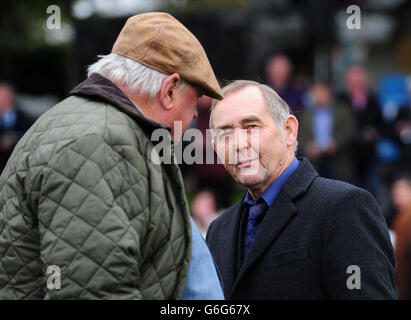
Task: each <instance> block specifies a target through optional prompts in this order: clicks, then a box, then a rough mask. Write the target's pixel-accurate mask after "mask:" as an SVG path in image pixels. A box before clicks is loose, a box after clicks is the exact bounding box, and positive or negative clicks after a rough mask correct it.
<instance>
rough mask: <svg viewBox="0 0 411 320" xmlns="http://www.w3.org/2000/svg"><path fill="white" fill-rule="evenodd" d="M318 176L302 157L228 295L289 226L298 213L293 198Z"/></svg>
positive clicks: (261, 227)
mask: <svg viewBox="0 0 411 320" xmlns="http://www.w3.org/2000/svg"><path fill="white" fill-rule="evenodd" d="M317 176H318V173H317V172H316V171H315V170H314V168H313V167H312V166H311V164H310V162H309V161H308V160H307V159H305V158H302V159H301V160H300V163H299V165H298V168H297V169H296V170H295V172H294V173H293V174H292V175H291V177H290V178H289V179H288V181H287V182H286V183H285V184H284V186H283V187H282V189H281V191H280V192H279V193H278V195H277V197H276V199H275V200H274V202H273V204H272V205H271V207H270V208H269V209H268V211H267V213H266V215H265V217H264V219H263V221H262V222H261V225H260V227H259V229H258V232H257V235H256V238H255V240H254V242H253V244H252V246H251V248H250V251H249V252H248V255H247V257H246V258H245V259H244V262H243V264H242V265H241V268H240V271H239V273H238V276H237V278H236V280H235V282H234V285H233V287H232V290H231V292H230V295H228V297H229V296H231V293H232V292H233V291H234V290H235V287H236V285H237V284H238V282H239V281H240V280H241V278H243V277H244V275H245V274H246V272H247V271H248V270H249V269H250V267H251V266H252V265H253V264H254V263H256V262H257V261H258V259H259V258H260V257H261V256H262V255H263V254H264V252H265V251H266V250H267V249H268V248H269V247H270V246H271V245H272V243H273V242H274V241H275V240H276V239H277V237H278V236H279V235H280V233H281V231H282V230H283V229H284V228H285V227H286V226H287V224H288V222H289V221H290V220H291V219H292V218H293V217H294V216H295V215H296V214H297V208H296V207H295V206H294V203H293V200H294V199H295V198H297V197H298V196H300V195H301V194H303V193H305V192H307V190H308V188H309V187H310V185H311V183H312V182H313V180H314V178H315V177H317ZM236 228H237V227H236ZM238 232H239V230H238V229H237V231H236V232H235V234H236V235H237V234H238Z"/></svg>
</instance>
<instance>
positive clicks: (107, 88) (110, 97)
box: [70, 73, 171, 132]
mask: <svg viewBox="0 0 411 320" xmlns="http://www.w3.org/2000/svg"><path fill="white" fill-rule="evenodd" d="M70 95H79V96H86V97H88V98H91V99H94V100H103V101H106V102H108V103H110V104H112V105H114V106H116V107H117V108H119V109H120V110H121V111H123V112H125V113H127V114H128V115H129V116H131V117H132V118H133V119H134V120H136V121H137V122H138V123H139V124H141V125H142V126H143V127H144V128H145V129H147V130H149V131H150V132H152V131H154V130H155V129H159V128H163V129H167V130H169V131H170V130H171V128H170V127H168V126H165V125H162V124H160V123H158V122H155V121H153V120H151V119H149V118H147V117H145V116H144V115H143V113H142V112H141V111H140V110H138V109H137V107H136V105H135V104H134V103H133V102H131V100H130V99H129V98H128V97H127V96H126V95H125V94H124V93H123V91H121V90H120V89H119V88H118V87H117V86H116V85H115V84H114V83H113V82H111V81H110V80H108V79H107V78H105V77H103V76H101V75H99V74H98V73H93V74H91V75H90V77H88V79H86V80H85V81H83V82H82V83H80V84H79V85H77V86H76V87H75V88H74V89H73V90H71V91H70Z"/></svg>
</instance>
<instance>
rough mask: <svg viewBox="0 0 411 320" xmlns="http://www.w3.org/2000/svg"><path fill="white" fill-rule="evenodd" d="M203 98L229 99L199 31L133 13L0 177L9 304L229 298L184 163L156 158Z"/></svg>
mask: <svg viewBox="0 0 411 320" xmlns="http://www.w3.org/2000/svg"><path fill="white" fill-rule="evenodd" d="M202 94H206V95H210V96H212V97H214V98H216V99H222V92H221V88H220V86H219V84H218V81H217V79H216V77H215V75H214V71H213V69H212V67H211V65H210V63H209V61H208V58H207V55H206V53H205V52H204V49H203V47H202V46H201V44H200V42H199V41H198V40H197V38H196V37H195V36H194V35H193V34H192V33H191V32H190V31H189V30H188V29H187V28H186V27H184V25H182V24H181V23H180V22H179V21H178V20H177V19H175V18H174V17H172V16H171V15H169V14H167V13H160V12H148V13H143V14H139V15H135V16H133V17H130V18H129V19H128V20H127V22H126V24H125V25H124V27H123V29H122V30H121V32H120V34H119V35H118V38H117V40H116V41H115V43H114V45H113V48H112V52H111V53H110V54H108V55H104V56H100V59H99V60H98V61H97V62H95V63H94V64H92V65H91V66H89V70H88V78H87V79H86V80H85V81H83V82H82V83H81V84H79V85H78V86H77V87H75V88H74V89H73V90H72V91H71V92H70V96H69V97H68V98H66V99H65V100H63V101H61V102H60V103H59V104H57V105H56V106H54V107H52V108H51V109H50V110H48V111H47V112H46V113H44V114H43V115H42V116H41V117H40V118H39V119H38V120H37V121H36V123H35V124H34V125H33V126H32V128H31V129H30V130H29V131H28V132H27V133H26V134H25V135H24V136H23V138H22V139H21V140H20V141H19V143H18V145H17V147H16V148H15V150H14V151H13V153H12V155H11V158H10V161H9V162H8V163H7V166H6V168H5V169H4V171H3V174H2V175H1V177H0V259H1V260H0V299H155V300H159V299H172V300H175V299H223V298H224V295H223V291H222V288H221V282H220V278H219V276H218V270H217V269H216V267H215V264H214V261H213V258H212V256H211V254H210V251H209V250H208V248H207V245H206V243H205V241H204V239H203V237H202V236H201V234H200V232H199V230H198V228H197V227H196V226H195V224H194V222H193V220H192V219H191V218H190V214H189V209H188V204H187V200H186V195H185V192H184V184H183V180H182V177H181V173H180V170H179V167H178V164H177V163H175V162H172V163H171V164H165V163H161V162H160V163H158V162H156V161H154V160H153V150H154V149H155V144H156V142H155V141H152V134H153V132H155V131H156V130H159V131H160V132H162V133H163V134H165V138H164V139H166V144H167V146H168V148H170V149H169V150H171V149H172V148H173V147H174V142H173V141H178V140H179V139H180V135H181V133H177V131H176V130H174V121H178V122H180V127H181V128H182V130H183V131H184V130H185V129H187V127H188V126H189V124H190V122H191V120H192V119H193V118H194V117H196V116H197V101H198V98H199V97H200V96H201V95H202ZM159 131H157V132H159ZM50 266H54V268H59V272H58V275H59V286H58V288H56V287H55V286H54V285H50V284H49V282H50V281H47V282H46V281H45V280H46V278H47V277H48V275H47V273H48V272H49V271H48V270H49V267H50Z"/></svg>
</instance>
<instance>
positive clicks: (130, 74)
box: [88, 53, 184, 98]
mask: <svg viewBox="0 0 411 320" xmlns="http://www.w3.org/2000/svg"><path fill="white" fill-rule="evenodd" d="M98 57H99V60H98V61H96V62H95V63H93V64H92V65H90V66H89V67H88V76H89V77H90V75H91V74H92V73H98V74H100V75H102V76H103V77H105V78H108V79H111V80H113V81H116V82H118V83H121V84H122V85H123V86H124V87H125V88H126V90H127V91H129V92H134V91H139V93H140V94H145V93H149V94H150V96H151V97H152V98H154V97H155V96H156V95H157V94H158V92H159V91H160V88H161V84H162V82H163V80H164V79H165V78H167V75H166V74H164V73H161V72H158V71H157V70H154V69H151V68H149V67H146V66H144V65H142V64H141V63H139V62H137V61H134V60H132V59H129V58H127V57H124V56H121V55H119V54H116V53H110V54H108V55H99V56H98ZM181 83H182V85H183V84H184V81H182V82H181ZM180 88H181V86H180Z"/></svg>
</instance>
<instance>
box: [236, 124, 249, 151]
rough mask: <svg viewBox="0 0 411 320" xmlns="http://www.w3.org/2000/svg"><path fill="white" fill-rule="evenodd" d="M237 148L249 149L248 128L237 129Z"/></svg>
mask: <svg viewBox="0 0 411 320" xmlns="http://www.w3.org/2000/svg"><path fill="white" fill-rule="evenodd" d="M235 137H236V139H235V142H236V146H235V147H236V149H237V150H238V151H240V150H243V149H247V148H248V138H247V130H245V129H238V130H236V135H235Z"/></svg>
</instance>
